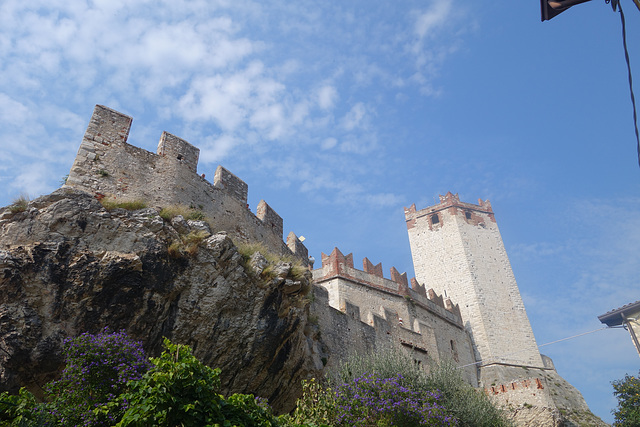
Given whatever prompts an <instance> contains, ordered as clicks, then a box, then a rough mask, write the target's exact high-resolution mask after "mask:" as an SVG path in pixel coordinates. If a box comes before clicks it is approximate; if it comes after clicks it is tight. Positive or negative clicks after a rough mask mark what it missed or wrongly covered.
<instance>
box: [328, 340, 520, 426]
mask: <svg viewBox="0 0 640 427" xmlns="http://www.w3.org/2000/svg"><path fill="white" fill-rule="evenodd" d="M369 373H375V374H376V375H377V376H378V377H380V378H393V377H394V376H395V375H396V374H401V375H402V377H403V385H404V386H405V387H408V388H411V389H412V390H416V391H421V392H429V391H435V390H438V391H439V392H440V393H441V394H442V401H441V403H442V405H443V406H444V407H445V410H446V412H447V414H449V415H450V416H451V417H453V418H456V419H457V420H458V422H459V425H460V426H474V427H475V426H478V427H483V426H487V427H488V426H491V427H501V426H509V425H511V424H510V422H509V421H508V420H507V418H506V417H505V414H504V413H503V412H502V411H501V410H500V409H498V408H496V407H495V406H494V405H493V404H492V403H491V401H490V400H489V398H488V396H487V395H486V394H484V393H483V392H482V391H480V390H476V389H475V388H473V387H472V386H471V385H469V384H468V383H467V382H465V381H464V379H463V378H462V375H461V371H460V369H459V368H458V367H457V366H456V365H455V364H453V363H452V362H451V361H441V362H440V363H438V364H436V363H433V364H431V365H430V371H429V373H428V374H427V373H426V372H425V371H424V370H423V369H422V368H421V367H420V366H419V365H417V364H416V363H414V362H413V360H411V358H409V357H408V356H406V355H405V354H403V353H400V352H395V351H382V352H379V353H372V354H370V355H367V356H353V357H351V358H349V359H348V360H347V361H346V362H345V363H343V364H342V365H341V367H340V369H339V370H338V372H336V373H334V374H333V375H332V377H331V381H332V383H333V384H334V387H335V384H339V383H341V382H343V383H346V382H350V381H353V380H354V379H355V378H358V377H361V376H363V375H366V374H369Z"/></svg>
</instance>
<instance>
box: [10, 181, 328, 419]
mask: <svg viewBox="0 0 640 427" xmlns="http://www.w3.org/2000/svg"><path fill="white" fill-rule="evenodd" d="M266 266H267V261H266V260H265V259H264V258H263V257H261V256H260V255H259V254H258V255H254V256H253V257H252V258H251V259H249V260H247V259H246V258H244V257H243V255H241V254H240V253H239V252H238V249H237V248H236V246H235V245H234V243H233V242H232V241H231V239H229V237H227V236H226V235H225V234H224V233H218V234H210V229H209V227H208V225H207V224H206V223H205V222H203V221H185V220H183V219H181V218H174V220H173V221H170V220H165V219H163V218H162V217H161V216H160V215H159V212H158V211H157V210H156V209H140V210H135V211H128V210H124V209H113V210H110V211H108V210H106V209H105V208H104V207H103V206H102V205H101V204H100V202H98V201H97V200H96V199H94V198H93V197H92V196H91V195H89V194H87V193H84V192H81V191H77V190H71V189H60V190H57V191H55V192H54V193H52V194H50V195H48V196H43V197H40V198H38V199H36V200H33V201H31V202H29V203H28V204H27V205H26V206H25V207H23V208H16V207H13V208H11V207H9V208H4V209H0V390H9V391H16V390H17V388H18V387H20V386H22V385H26V386H27V388H29V389H30V390H31V391H33V392H36V393H38V392H39V391H40V387H41V386H42V385H43V384H45V383H46V382H47V381H49V380H51V379H52V378H54V377H55V376H56V375H57V374H59V372H60V370H61V368H62V366H63V360H62V356H61V346H62V341H63V339H64V338H65V337H70V336H76V335H78V334H80V333H82V332H85V331H89V332H93V333H95V332H98V331H99V330H102V329H103V328H105V327H107V328H109V329H110V330H113V331H115V330H125V331H126V332H127V333H128V334H129V335H130V336H132V337H133V338H135V339H138V340H141V341H142V342H143V345H144V348H145V349H146V351H147V352H148V353H149V354H151V355H157V354H159V353H160V351H161V350H162V338H163V337H168V338H170V339H171V340H173V341H174V342H178V343H183V344H188V345H190V346H191V347H192V348H193V351H194V354H195V355H196V356H197V357H198V358H199V359H200V360H202V361H203V362H204V363H206V364H207V365H210V366H214V367H220V368H221V369H222V386H223V391H224V392H227V393H232V392H243V393H254V394H257V395H260V396H263V397H266V398H268V399H269V401H270V403H271V404H272V405H273V406H274V407H275V408H276V410H278V411H285V410H290V409H291V408H292V407H293V406H294V405H295V398H296V397H297V396H298V395H299V387H300V380H301V379H303V378H306V377H308V376H310V375H313V374H317V372H318V370H319V369H321V368H322V363H321V362H319V361H317V360H315V359H316V358H317V357H315V358H314V356H313V355H311V354H310V348H312V347H313V346H312V345H310V343H309V340H310V339H311V338H308V337H307V336H306V335H305V329H307V330H308V328H306V326H307V325H306V323H307V318H308V305H309V298H307V296H306V294H307V293H308V291H309V288H310V282H309V281H310V274H309V273H307V272H305V271H304V270H302V272H301V271H300V270H301V269H297V270H296V267H295V266H293V265H292V264H291V263H290V262H284V261H283V262H280V263H276V264H275V265H273V266H271V268H270V269H268V274H265V271H267V269H266Z"/></svg>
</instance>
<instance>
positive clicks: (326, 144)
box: [320, 138, 338, 150]
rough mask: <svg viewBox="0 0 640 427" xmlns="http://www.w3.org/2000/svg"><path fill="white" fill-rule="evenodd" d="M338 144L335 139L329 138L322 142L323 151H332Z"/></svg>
mask: <svg viewBox="0 0 640 427" xmlns="http://www.w3.org/2000/svg"><path fill="white" fill-rule="evenodd" d="M337 144H338V140H337V139H335V138H327V139H325V140H324V141H322V144H320V147H321V148H322V149H323V150H330V149H332V148H333V147H335V146H336V145H337Z"/></svg>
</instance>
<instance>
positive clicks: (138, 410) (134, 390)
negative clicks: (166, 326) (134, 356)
mask: <svg viewBox="0 0 640 427" xmlns="http://www.w3.org/2000/svg"><path fill="white" fill-rule="evenodd" d="M164 345H165V347H166V350H165V351H164V352H163V353H162V355H161V356H160V357H158V358H152V359H151V363H152V364H153V365H154V366H153V368H151V369H150V370H149V371H148V372H147V373H146V374H145V375H144V376H143V377H142V379H140V380H138V381H133V382H131V384H130V385H131V389H130V391H129V392H127V393H125V394H124V395H122V397H121V401H122V402H123V405H126V407H127V410H126V412H125V414H124V416H123V417H122V420H121V421H120V422H119V423H118V424H117V425H118V426H140V427H142V426H213V425H220V426H256V427H269V426H277V425H278V422H277V419H276V418H275V417H274V416H273V414H272V413H271V412H270V409H269V408H268V407H267V406H266V405H264V404H261V403H260V402H258V401H257V400H256V399H255V398H254V397H253V396H251V395H241V394H234V395H232V396H230V397H229V398H228V399H225V398H224V397H223V396H222V395H220V394H219V387H220V378H219V375H220V369H212V368H209V367H208V366H205V365H203V364H202V363H201V362H200V361H198V359H196V358H195V356H193V355H192V353H191V349H190V348H189V347H188V346H183V345H176V344H172V343H171V342H170V341H169V340H168V339H166V338H165V341H164Z"/></svg>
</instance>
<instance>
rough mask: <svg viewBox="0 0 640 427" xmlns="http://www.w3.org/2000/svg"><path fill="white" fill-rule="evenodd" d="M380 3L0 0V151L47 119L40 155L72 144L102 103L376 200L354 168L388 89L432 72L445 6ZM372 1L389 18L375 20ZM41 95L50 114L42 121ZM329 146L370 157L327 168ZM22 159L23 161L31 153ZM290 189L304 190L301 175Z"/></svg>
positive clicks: (206, 155) (375, 147) (448, 17)
mask: <svg viewBox="0 0 640 427" xmlns="http://www.w3.org/2000/svg"><path fill="white" fill-rule="evenodd" d="M382 8H383V6H382V5H380V6H375V7H372V6H371V4H370V3H366V2H356V3H353V4H342V3H335V4H324V5H322V6H321V7H318V5H317V4H315V3H312V2H305V1H303V2H300V3H297V4H296V5H291V4H290V3H288V2H287V3H285V2H282V3H280V2H274V3H270V4H263V3H258V2H252V1H243V2H228V1H222V0H221V1H217V2H202V1H195V2H183V1H178V2H170V1H164V2H160V3H158V2H150V1H140V2H134V3H132V2H125V1H112V2H87V3H85V2H71V3H69V2H62V1H54V2H51V1H47V2H45V1H43V0H34V1H30V2H22V1H20V0H6V1H5V2H3V3H2V5H0V56H1V58H2V61H0V81H1V82H3V83H0V112H2V115H1V116H0V121H2V122H3V123H5V122H10V125H11V126H10V127H8V128H5V129H9V130H5V132H9V133H12V134H13V138H12V140H13V141H14V142H13V143H11V144H8V145H4V146H3V147H2V150H3V151H4V153H3V157H5V158H8V157H9V156H11V157H13V158H16V157H17V158H29V157H30V155H29V154H28V153H25V152H24V147H25V146H31V147H32V149H31V151H32V152H39V153H42V152H43V150H42V149H41V148H40V144H42V143H43V142H42V141H44V140H45V139H47V137H48V136H50V134H51V133H52V132H53V133H56V134H58V135H59V138H60V140H59V142H60V143H64V144H70V147H73V148H68V147H66V146H65V148H62V147H63V146H58V148H56V149H53V148H51V147H48V148H47V149H46V150H44V151H45V152H48V153H49V154H45V155H46V156H52V157H53V156H55V155H60V154H61V152H65V153H66V154H65V155H68V152H69V151H71V152H72V151H74V150H75V148H77V144H78V140H72V138H71V135H73V136H74V137H77V135H78V134H81V132H82V128H83V127H84V126H85V124H86V115H87V112H89V111H91V106H92V105H93V104H96V103H101V104H107V105H109V106H110V107H113V108H116V109H121V110H122V111H125V112H127V113H128V114H130V115H132V116H134V118H135V119H136V120H137V121H139V120H145V118H147V117H148V118H151V120H154V121H156V122H158V121H159V120H163V119H164V120H176V121H177V122H178V123H179V124H178V125H177V126H176V125H175V124H174V128H178V129H183V130H184V132H185V134H181V136H183V137H185V138H190V137H197V138H199V140H198V141H192V142H193V143H195V144H196V145H199V146H201V148H202V156H201V159H202V162H203V163H205V164H206V163H209V162H220V161H224V160H225V159H226V158H228V157H229V156H233V155H234V154H235V153H239V152H242V153H243V154H245V153H246V154H247V156H248V158H247V160H250V161H256V160H257V156H265V155H273V154H275V155H277V153H278V152H279V151H280V150H283V149H284V150H287V154H288V156H291V157H292V158H294V159H295V163H296V164H302V163H303V162H304V163H305V164H308V166H309V167H310V168H312V169H314V170H315V171H316V172H317V174H318V175H319V176H325V177H327V178H326V180H325V182H331V181H339V180H340V181H343V182H345V180H346V184H345V187H347V186H349V185H353V186H355V184H357V185H359V186H361V190H360V191H358V192H356V193H354V194H352V195H351V197H356V198H360V199H361V200H362V201H365V200H367V198H369V199H370V200H378V201H382V200H389V197H387V196H381V195H379V194H378V193H377V192H376V191H375V190H374V188H375V184H372V185H371V187H368V185H367V184H363V182H364V181H365V179H364V178H365V176H364V175H358V174H359V173H365V174H367V173H369V172H368V171H369V170H372V169H374V168H375V169H376V170H377V169H379V168H380V167H381V166H382V167H384V163H377V162H378V160H377V158H379V156H382V155H383V154H384V151H385V150H387V148H386V144H381V143H380V141H381V131H380V125H379V123H377V120H378V118H379V117H380V114H379V111H378V109H379V108H380V106H385V105H386V104H387V103H393V102H395V101H396V99H397V95H398V91H407V92H409V93H412V92H415V89H416V87H418V88H424V87H426V86H427V85H431V84H432V83H433V81H432V80H433V75H434V73H432V72H431V71H430V69H431V68H432V67H438V64H441V63H442V61H444V60H445V59H446V52H450V51H451V49H450V48H451V45H452V44H451V43H450V42H449V37H448V35H449V32H450V28H451V26H452V25H453V21H455V19H454V18H452V16H453V15H452V12H451V6H450V5H449V2H448V1H443V0H434V1H431V2H428V3H426V5H425V6H423V7H422V8H418V9H414V10H413V11H412V12H411V11H409V12H407V11H406V10H405V9H396V8H393V7H387V6H385V7H384V10H381V9H382ZM380 13H384V14H386V15H390V16H392V17H393V19H390V20H389V21H386V22H385V21H381V20H379V19H377V18H376V17H377V15H378V14H380ZM427 41H429V42H427ZM433 41H437V43H432V42H433ZM456 43H457V42H456ZM407 46H408V48H407ZM434 46H438V48H437V49H438V50H437V51H435V50H434V49H435V48H434ZM416 75H420V76H421V77H420V78H419V79H416V78H415V76H416ZM411 82H414V83H411ZM387 91H390V92H389V95H387V94H386V92H387ZM385 98H387V99H385ZM44 105H48V106H50V107H51V109H50V111H52V112H54V113H55V121H56V122H55V123H54V122H51V121H50V122H48V123H47V120H46V116H47V114H44V109H43V106H44ZM26 123H30V124H34V123H40V127H38V126H25V124H26ZM136 125H137V124H134V126H136ZM159 125H160V124H159ZM53 128H55V130H52V129H53ZM174 132H175V131H174ZM142 133H144V132H142ZM55 141H56V138H53V141H52V140H51V139H49V142H50V143H52V145H53V146H57V145H56V144H57V143H56V142H55ZM247 146H250V147H251V150H250V152H247V150H246V147H247ZM316 147H317V148H320V150H314V148H316ZM336 149H337V150H338V151H339V155H340V156H342V158H341V159H340V161H341V162H347V163H352V164H366V163H370V164H369V167H366V165H363V167H354V168H351V169H350V173H349V174H347V175H344V174H342V175H340V176H339V175H338V174H337V172H336V171H335V164H336V161H337V160H336V158H327V157H326V155H327V154H328V153H334V151H335V153H334V155H335V156H337V155H338V151H336ZM52 150H53V151H52ZM240 150H241V151H240ZM374 152H377V153H378V156H373V157H370V156H371V153H374ZM345 156H346V158H345ZM362 156H369V157H362ZM38 160H43V159H42V158H40V159H38ZM25 161H27V162H29V163H30V164H33V165H35V163H34V162H35V161H36V159H32V160H25ZM371 162H373V163H371ZM55 163H58V164H60V161H56V160H54V164H55ZM374 165H375V167H374ZM60 167H61V166H60V165H58V166H56V167H54V169H55V168H60ZM273 167H274V170H271V171H267V170H265V173H270V174H271V175H272V176H278V177H279V179H283V180H285V181H286V182H293V180H292V176H289V177H285V176H284V174H286V173H291V172H290V170H289V169H285V170H284V171H282V170H278V173H277V174H274V172H275V169H276V168H279V167H278V166H273ZM359 171H360V172H359ZM9 174H10V175H13V176H15V177H16V178H15V179H14V180H13V182H12V184H11V185H12V186H13V187H15V188H22V187H27V188H28V189H29V191H31V192H37V191H42V190H43V189H47V188H51V187H53V186H55V185H57V182H56V183H54V182H52V180H47V179H46V178H44V181H45V184H44V185H39V184H38V185H36V183H35V181H34V180H29V179H26V178H25V177H22V178H20V176H21V174H20V172H19V171H17V170H14V171H12V172H10V173H9ZM58 174H59V173H58ZM54 175H55V173H54ZM320 181H322V179H321V180H320ZM47 182H48V183H47ZM298 188H299V189H300V190H301V191H303V192H304V191H305V189H307V188H309V184H308V183H306V182H303V183H301V184H299V186H298ZM325 188H327V186H325ZM347 199H348V198H347V197H344V198H342V197H341V198H339V200H347Z"/></svg>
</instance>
